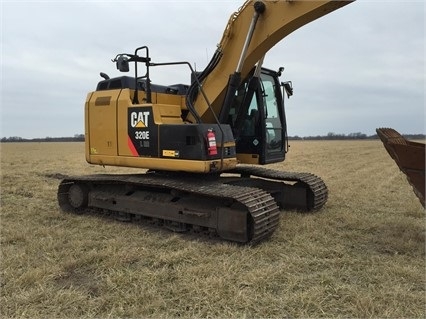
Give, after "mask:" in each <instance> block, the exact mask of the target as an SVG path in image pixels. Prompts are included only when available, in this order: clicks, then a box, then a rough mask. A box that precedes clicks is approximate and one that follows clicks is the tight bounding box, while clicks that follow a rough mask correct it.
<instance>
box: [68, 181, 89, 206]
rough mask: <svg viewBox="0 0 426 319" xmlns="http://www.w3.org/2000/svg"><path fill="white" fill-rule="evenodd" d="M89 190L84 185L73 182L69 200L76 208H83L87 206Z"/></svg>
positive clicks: (69, 191)
mask: <svg viewBox="0 0 426 319" xmlns="http://www.w3.org/2000/svg"><path fill="white" fill-rule="evenodd" d="M88 200H89V192H88V191H87V188H86V187H85V186H84V185H81V184H73V185H71V187H70V189H69V190H68V202H69V204H70V205H71V207H72V208H74V209H75V210H81V209H84V208H85V207H87V203H88Z"/></svg>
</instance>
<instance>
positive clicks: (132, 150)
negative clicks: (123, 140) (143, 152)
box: [127, 136, 139, 156]
mask: <svg viewBox="0 0 426 319" xmlns="http://www.w3.org/2000/svg"><path fill="white" fill-rule="evenodd" d="M127 146H128V147H129V149H130V151H131V152H132V154H133V156H139V154H138V151H137V150H136V148H135V146H134V145H133V142H132V139H131V138H130V136H127Z"/></svg>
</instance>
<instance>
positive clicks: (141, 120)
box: [130, 111, 149, 128]
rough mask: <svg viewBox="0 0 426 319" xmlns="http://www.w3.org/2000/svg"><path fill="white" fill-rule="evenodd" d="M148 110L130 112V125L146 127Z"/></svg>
mask: <svg viewBox="0 0 426 319" xmlns="http://www.w3.org/2000/svg"><path fill="white" fill-rule="evenodd" d="M148 120H149V111H144V112H142V111H139V112H131V113H130V125H131V126H132V127H137V128H143V127H148Z"/></svg>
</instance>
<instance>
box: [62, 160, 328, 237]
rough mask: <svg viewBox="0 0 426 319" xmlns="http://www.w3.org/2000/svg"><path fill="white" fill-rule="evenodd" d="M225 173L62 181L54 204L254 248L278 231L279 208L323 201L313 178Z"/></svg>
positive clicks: (246, 169)
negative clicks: (113, 214) (142, 220)
mask: <svg viewBox="0 0 426 319" xmlns="http://www.w3.org/2000/svg"><path fill="white" fill-rule="evenodd" d="M229 173H231V174H223V176H219V175H215V176H206V175H203V176H199V175H188V174H186V175H179V174H168V173H164V172H162V173H155V172H150V173H147V174H140V175H88V176H79V177H67V178H65V179H63V180H62V182H61V183H60V185H59V188H58V202H59V205H60V207H61V208H62V210H64V211H68V212H74V213H84V211H85V210H86V209H90V208H97V209H101V210H107V211H112V212H117V213H119V214H120V215H121V216H124V218H128V219H131V218H135V217H138V218H141V217H147V218H151V219H155V220H156V221H159V222H160V223H161V224H163V225H164V226H166V227H167V228H170V229H172V230H174V231H182V232H183V231H189V230H192V231H195V232H198V233H209V234H215V235H217V236H219V237H220V238H222V239H225V240H230V241H235V242H240V243H254V244H255V243H259V242H261V241H262V240H264V239H266V238H268V237H269V236H270V235H271V234H272V233H273V232H274V231H275V229H276V228H277V226H278V223H279V217H280V216H279V215H280V210H279V206H281V207H283V208H297V209H300V210H305V211H310V210H315V209H319V208H321V207H322V206H323V205H324V203H325V202H326V200H327V188H326V186H325V184H324V183H323V182H322V180H321V179H320V178H318V177H316V176H315V175H312V174H307V173H286V172H280V171H275V170H270V169H263V168H256V167H250V166H242V167H238V168H236V169H235V170H233V171H232V172H229ZM235 174H237V175H239V176H235ZM252 176H253V177H252ZM288 182H291V184H288Z"/></svg>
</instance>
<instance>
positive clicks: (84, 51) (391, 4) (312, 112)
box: [0, 0, 426, 138]
mask: <svg viewBox="0 0 426 319" xmlns="http://www.w3.org/2000/svg"><path fill="white" fill-rule="evenodd" d="M243 2H244V1H243V0H240V1H234V0H228V1H224V0H199V1H196V0H192V1H190V0H174V1H170V0H169V1H166V0H151V1H148V0H140V1H129V0H128V1H105V0H104V1H71V0H68V1H61V0H57V1H30V0H27V1H21V0H12V1H7V0H1V4H0V5H1V7H0V10H1V92H0V95H1V111H0V117H1V128H0V136H1V137H10V136H19V137H23V138H37V137H61V136H74V135H75V134H83V133H84V102H85V99H86V95H87V93H88V92H90V91H93V90H94V89H95V88H96V84H97V83H98V82H99V81H100V80H102V79H101V77H100V76H99V72H105V73H107V74H108V75H109V76H111V77H113V76H120V75H121V74H120V73H119V72H118V70H116V68H115V64H114V63H112V62H111V59H112V58H114V57H115V56H116V55H117V54H118V53H124V52H126V53H132V52H134V49H135V48H136V47H140V46H143V45H147V46H148V47H149V48H150V55H151V58H152V61H153V62H157V63H160V62H170V61H188V62H190V63H191V64H192V65H193V66H195V67H196V68H197V70H202V69H203V68H204V67H205V66H206V64H207V62H208V61H209V60H210V58H211V56H212V54H213V53H214V51H215V49H216V45H217V43H219V42H220V39H221V37H222V33H223V30H224V28H225V25H226V23H227V21H228V19H229V16H230V15H231V14H232V13H233V12H234V11H236V10H237V9H238V7H240V6H241V5H242V4H243ZM425 10H426V9H425V3H424V0H407V1H403V0H400V1H386V0H382V1H380V0H375V1H370V0H358V1H356V2H354V3H351V4H349V5H347V6H345V7H343V8H341V9H339V10H337V11H335V12H332V13H331V14H329V15H326V16H324V17H322V18H320V19H318V20H316V21H313V22H311V23H310V24H308V25H306V26H304V27H302V28H300V29H299V30H296V31H295V32H293V33H292V34H290V35H289V36H287V37H286V38H284V39H283V40H281V42H279V43H278V44H277V45H276V46H275V47H274V48H272V49H271V50H270V51H269V52H268V53H267V55H266V59H265V62H264V66H265V67H268V68H271V69H278V67H280V66H283V67H285V71H284V73H283V76H282V78H281V80H282V81H287V80H290V81H292V83H293V87H294V95H293V96H292V97H291V98H290V99H286V101H285V103H286V114H287V124H288V128H287V130H288V134H289V135H290V136H295V135H297V136H316V135H327V134H328V133H336V134H350V133H357V132H361V133H364V134H367V135H372V134H375V129H376V128H378V127H392V128H394V129H396V130H397V131H399V132H400V133H405V134H424V133H425V73H426V72H425V71H426V70H425ZM151 79H152V81H153V83H156V84H163V85H170V84H174V83H189V80H190V75H189V71H188V70H187V69H186V68H183V67H181V66H180V67H170V68H164V67H162V68H156V69H155V70H154V69H152V70H151Z"/></svg>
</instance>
